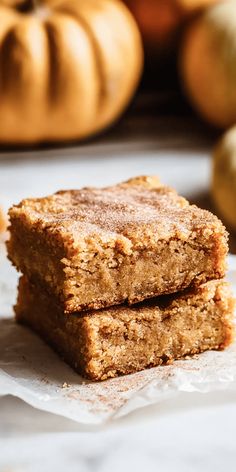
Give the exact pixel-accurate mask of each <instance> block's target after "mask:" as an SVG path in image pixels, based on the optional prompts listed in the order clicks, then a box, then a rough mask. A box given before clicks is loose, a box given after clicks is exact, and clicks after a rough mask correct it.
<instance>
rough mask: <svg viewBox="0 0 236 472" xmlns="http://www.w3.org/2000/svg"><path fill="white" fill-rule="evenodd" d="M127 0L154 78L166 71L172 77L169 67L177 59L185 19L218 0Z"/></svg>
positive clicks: (147, 63) (148, 71) (147, 66)
mask: <svg viewBox="0 0 236 472" xmlns="http://www.w3.org/2000/svg"><path fill="white" fill-rule="evenodd" d="M123 1H124V2H125V4H126V5H127V6H128V7H129V9H130V11H131V12H132V14H133V15H134V18H135V19H136V21H137V24H138V26H139V28H140V31H141V35H142V39H143V44H144V50H145V62H146V72H147V73H148V75H149V79H151V78H152V77H153V74H154V76H155V79H154V80H157V79H159V78H160V74H163V73H164V75H166V78H167V80H168V70H169V67H170V66H171V63H172V62H174V54H175V52H176V50H177V45H178V38H179V34H180V33H181V30H182V27H183V25H184V23H185V21H186V20H187V19H188V18H189V17H190V16H191V15H193V14H194V13H196V11H198V10H200V9H202V8H204V7H206V6H208V5H210V4H213V3H215V2H216V1H217V0H123ZM163 69H164V70H163ZM165 71H166V74H165ZM155 72H156V73H155ZM153 82H154V81H153Z"/></svg>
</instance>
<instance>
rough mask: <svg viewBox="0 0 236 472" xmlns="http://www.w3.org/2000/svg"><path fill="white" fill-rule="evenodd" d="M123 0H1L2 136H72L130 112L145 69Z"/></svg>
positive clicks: (28, 139)
mask: <svg viewBox="0 0 236 472" xmlns="http://www.w3.org/2000/svg"><path fill="white" fill-rule="evenodd" d="M142 62H143V54H142V46H141V39H140V34H139V31H138V28H137V26H136V24H135V21H134V19H133V17H132V15H131V14H130V12H129V11H128V9H127V8H126V7H125V5H124V4H123V3H121V2H119V1H118V0H79V1H78V0H59V1H56V0H55V1H53V0H51V1H50V0H48V1H45V2H44V3H42V2H38V3H37V4H35V3H34V2H31V1H29V0H26V1H20V0H16V1H14V0H1V1H0V123H1V126H0V142H1V143H7V144H13V143H14V144H16V143H26V144H28V143H35V142H40V141H60V140H62V141H65V140H68V139H81V138H85V137H87V136H90V135H92V134H94V133H98V132H99V131H101V130H102V129H104V128H105V127H107V126H108V125H110V124H111V123H112V122H113V121H114V120H116V119H117V118H118V116H119V115H120V114H121V113H122V111H123V110H124V108H125V107H126V106H127V104H128V103H129V101H130V99H131V97H132V96H133V94H134V91H135V89H136V87H137V84H138V81H139V78H140V75H141V71H142Z"/></svg>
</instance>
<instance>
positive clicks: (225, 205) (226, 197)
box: [212, 126, 236, 231]
mask: <svg viewBox="0 0 236 472" xmlns="http://www.w3.org/2000/svg"><path fill="white" fill-rule="evenodd" d="M212 196H213V199H214V202H215V204H216V207H217V208H218V210H219V212H220V215H221V216H222V218H223V219H224V221H225V223H226V224H228V225H229V226H230V228H232V229H234V231H236V126H234V127H233V128H231V129H230V130H229V131H227V133H225V135H224V136H223V138H222V139H221V141H220V142H219V144H218V145H217V146H216V149H215V152H214V156H213V176H212Z"/></svg>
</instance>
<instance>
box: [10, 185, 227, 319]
mask: <svg viewBox="0 0 236 472" xmlns="http://www.w3.org/2000/svg"><path fill="white" fill-rule="evenodd" d="M9 215H10V220H11V227H10V231H11V239H10V241H9V243H8V252H9V257H10V259H11V260H12V262H13V263H14V264H15V265H16V267H17V268H18V269H19V270H21V271H22V272H23V273H25V274H27V276H28V277H29V278H30V279H32V280H38V281H39V283H41V284H42V285H43V286H44V287H46V288H47V289H48V290H49V291H50V292H51V293H56V294H57V296H58V297H59V298H60V301H61V302H62V303H63V304H64V307H65V309H66V310H67V311H68V312H73V311H78V310H81V309H84V308H91V309H99V308H101V307H104V306H111V305H114V304H120V303H123V302H125V301H127V302H128V303H129V304H132V303H136V302H138V301H142V300H144V299H146V298H150V297H154V296H157V295H161V294H165V293H174V292H176V291H178V290H182V289H184V288H185V287H188V286H190V285H192V286H193V285H196V286H198V285H200V284H201V283H204V282H206V281H207V280H210V279H217V278H221V277H223V276H224V274H225V265H226V263H225V259H226V254H227V251H228V245H227V233H226V231H225V228H224V227H223V225H222V223H221V222H220V220H218V218H217V217H216V216H214V215H212V214H211V213H209V212H208V211H206V210H201V209H199V208H197V207H196V206H194V205H190V204H189V203H188V202H187V200H185V199H184V198H182V197H180V196H178V195H177V193H176V192H175V191H174V190H172V189H170V188H168V187H166V186H164V185H162V184H161V183H160V182H159V180H158V179H157V178H155V177H137V178H135V179H131V180H129V181H128V182H124V183H121V184H119V185H116V186H113V187H108V188H105V189H96V188H85V189H82V190H73V191H61V192H58V193H56V194H54V195H52V196H49V197H46V198H41V199H27V200H23V201H22V202H21V203H20V204H19V205H17V206H14V207H12V208H11V209H10V211H9ZM85 286H86V293H85V291H84V288H83V287H85Z"/></svg>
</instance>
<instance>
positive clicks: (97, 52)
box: [60, 9, 107, 111]
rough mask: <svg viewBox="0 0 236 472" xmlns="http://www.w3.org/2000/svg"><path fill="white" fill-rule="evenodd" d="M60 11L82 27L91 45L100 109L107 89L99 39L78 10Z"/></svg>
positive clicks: (98, 109) (98, 108)
mask: <svg viewBox="0 0 236 472" xmlns="http://www.w3.org/2000/svg"><path fill="white" fill-rule="evenodd" d="M60 13H63V14H64V15H65V16H68V17H70V18H72V19H73V21H75V22H76V23H78V24H79V26H80V27H82V28H83V29H84V31H85V32H86V34H87V36H88V39H89V41H90V43H91V45H92V49H93V52H94V62H95V67H96V71H97V74H98V83H99V93H98V98H97V111H101V108H102V107H103V102H104V99H105V98H106V97H107V91H106V85H105V84H106V76H105V74H104V72H103V59H102V53H101V48H100V44H99V41H98V40H97V38H96V36H95V34H94V32H93V29H92V28H91V27H90V26H89V23H88V22H87V21H86V19H85V18H84V17H83V16H82V15H81V14H79V13H78V12H76V13H75V12H73V13H72V12H68V11H64V10H63V9H60ZM74 15H75V16H74Z"/></svg>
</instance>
